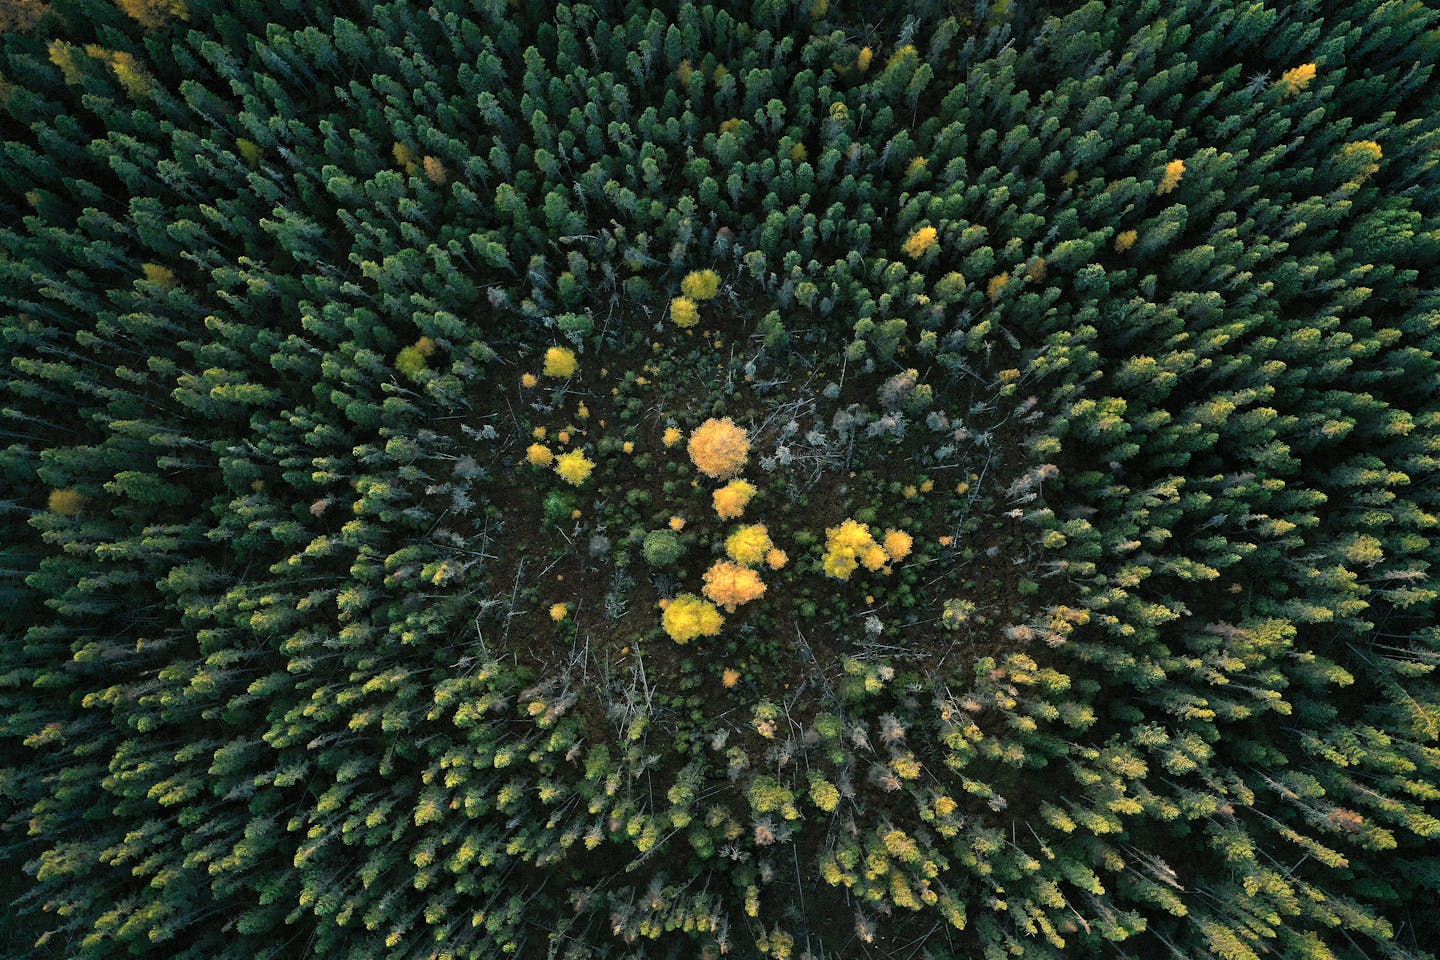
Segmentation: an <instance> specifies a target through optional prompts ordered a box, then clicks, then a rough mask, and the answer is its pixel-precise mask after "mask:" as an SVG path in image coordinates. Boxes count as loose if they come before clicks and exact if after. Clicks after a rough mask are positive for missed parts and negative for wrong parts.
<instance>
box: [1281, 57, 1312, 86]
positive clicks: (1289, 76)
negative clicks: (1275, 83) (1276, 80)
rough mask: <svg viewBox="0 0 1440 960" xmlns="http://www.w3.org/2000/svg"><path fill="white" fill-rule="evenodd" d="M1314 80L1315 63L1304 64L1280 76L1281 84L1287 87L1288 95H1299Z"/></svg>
mask: <svg viewBox="0 0 1440 960" xmlns="http://www.w3.org/2000/svg"><path fill="white" fill-rule="evenodd" d="M1314 79H1315V64H1313V63H1302V64H1300V66H1298V67H1294V68H1293V69H1290V70H1286V71H1285V72H1284V73H1282V74H1280V83H1281V84H1282V85H1283V86H1284V87H1285V92H1286V93H1299V92H1300V91H1301V90H1304V89H1305V88H1306V87H1307V86H1309V85H1310V81H1311V80H1314Z"/></svg>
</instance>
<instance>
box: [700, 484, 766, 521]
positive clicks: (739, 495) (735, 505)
mask: <svg viewBox="0 0 1440 960" xmlns="http://www.w3.org/2000/svg"><path fill="white" fill-rule="evenodd" d="M755 493H756V491H755V485H754V484H752V483H751V482H750V481H748V480H739V479H736V480H731V481H730V482H729V483H727V484H725V486H723V487H720V488H719V489H718V490H716V491H715V492H714V493H712V494H711V495H710V500H711V502H713V503H714V504H715V514H716V516H718V517H719V518H720V519H721V520H738V519H739V518H740V517H741V516H743V515H744V513H745V507H746V506H747V505H748V504H749V503H750V500H751V498H752V497H754V496H755Z"/></svg>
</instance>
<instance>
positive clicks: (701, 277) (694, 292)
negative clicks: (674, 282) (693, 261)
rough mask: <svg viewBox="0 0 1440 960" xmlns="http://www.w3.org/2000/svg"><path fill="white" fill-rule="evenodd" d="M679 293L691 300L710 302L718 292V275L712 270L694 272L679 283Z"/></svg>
mask: <svg viewBox="0 0 1440 960" xmlns="http://www.w3.org/2000/svg"><path fill="white" fill-rule="evenodd" d="M680 292H681V293H683V294H685V296H687V297H689V298H690V299H691V300H710V299H712V298H713V297H714V296H715V295H716V294H717V293H719V292H720V274H718V273H716V272H715V271H714V270H694V271H691V272H690V273H687V274H686V275H685V279H684V280H681V281H680Z"/></svg>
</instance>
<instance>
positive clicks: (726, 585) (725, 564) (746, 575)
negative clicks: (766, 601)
mask: <svg viewBox="0 0 1440 960" xmlns="http://www.w3.org/2000/svg"><path fill="white" fill-rule="evenodd" d="M704 580H705V588H704V593H705V596H707V597H709V598H710V599H711V600H714V601H715V602H716V603H718V604H719V605H720V606H722V607H724V608H725V611H726V612H727V613H734V612H735V608H736V607H737V606H739V605H740V604H742V603H749V602H750V601H751V600H755V599H758V598H760V597H762V596H764V595H765V584H764V582H762V581H761V579H760V574H758V573H756V572H755V571H754V570H751V569H750V568H749V567H742V566H740V565H739V564H738V563H731V562H730V561H729V560H721V561H719V562H717V563H716V564H715V565H714V566H712V567H711V568H710V569H709V570H706V571H705V577H704ZM666 613H669V611H668V610H667V611H666Z"/></svg>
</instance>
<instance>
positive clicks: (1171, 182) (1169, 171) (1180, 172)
mask: <svg viewBox="0 0 1440 960" xmlns="http://www.w3.org/2000/svg"><path fill="white" fill-rule="evenodd" d="M1184 175H1185V161H1184V160H1171V161H1170V162H1169V163H1167V164H1165V176H1164V177H1163V178H1162V179H1161V180H1160V183H1159V185H1158V186H1156V187H1155V193H1156V194H1157V195H1159V196H1164V195H1165V194H1167V193H1169V192H1170V191H1171V190H1174V189H1175V188H1176V187H1178V186H1180V178H1181V177H1183V176H1184Z"/></svg>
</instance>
